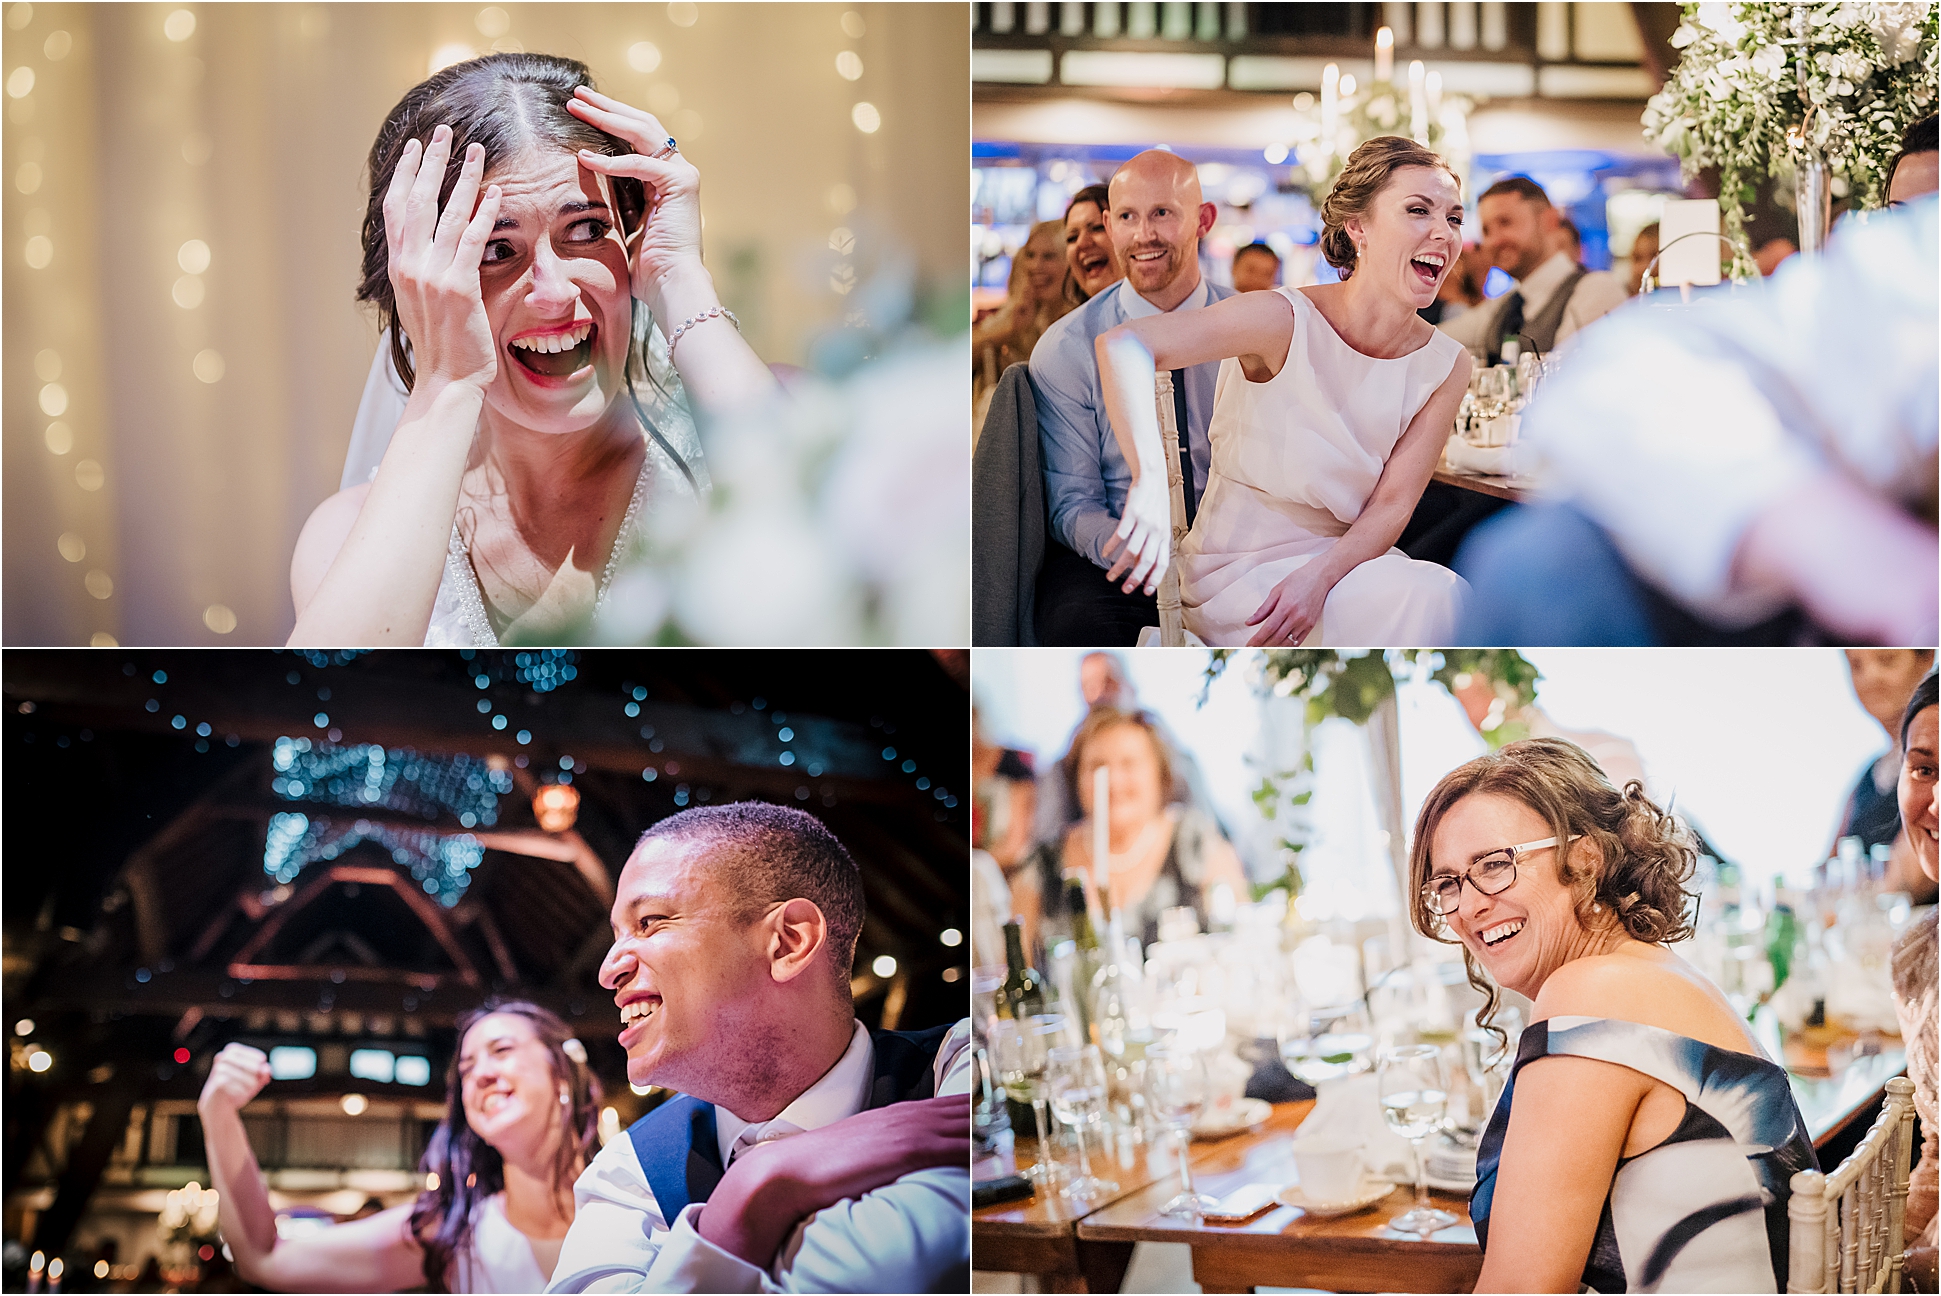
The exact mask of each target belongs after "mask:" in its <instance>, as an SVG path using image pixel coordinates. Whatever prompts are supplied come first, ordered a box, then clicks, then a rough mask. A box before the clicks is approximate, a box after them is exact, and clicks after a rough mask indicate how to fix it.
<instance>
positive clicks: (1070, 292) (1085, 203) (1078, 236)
mask: <svg viewBox="0 0 1941 1296" xmlns="http://www.w3.org/2000/svg"><path fill="white" fill-rule="evenodd" d="M1110 205H1111V198H1110V196H1109V192H1108V191H1107V189H1106V187H1105V186H1104V185H1098V184H1095V185H1086V186H1085V187H1084V188H1083V189H1080V190H1079V191H1078V192H1077V193H1075V194H1073V195H1072V200H1071V202H1070V203H1069V204H1068V205H1067V206H1066V208H1065V265H1066V267H1067V268H1068V269H1069V270H1070V271H1071V274H1070V275H1069V276H1068V277H1067V278H1066V280H1065V300H1066V301H1067V302H1068V303H1070V304H1071V305H1073V306H1082V305H1084V304H1085V303H1086V302H1088V301H1090V300H1092V298H1094V297H1096V296H1098V295H1099V294H1100V293H1102V292H1104V291H1105V290H1106V289H1107V288H1110V287H1111V286H1112V285H1113V284H1115V283H1117V282H1119V280H1121V279H1123V278H1124V277H1125V271H1124V270H1123V269H1122V268H1121V267H1120V265H1119V259H1118V258H1117V257H1116V256H1114V255H1113V254H1112V237H1111V235H1110V234H1109V233H1108V232H1107V231H1106V228H1105V213H1106V209H1107V208H1108V207H1109V206H1110Z"/></svg>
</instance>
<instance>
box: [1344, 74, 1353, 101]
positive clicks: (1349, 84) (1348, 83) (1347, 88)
mask: <svg viewBox="0 0 1941 1296" xmlns="http://www.w3.org/2000/svg"><path fill="white" fill-rule="evenodd" d="M1341 97H1342V98H1343V99H1353V98H1354V97H1355V79H1354V78H1353V77H1352V76H1344V77H1342V78H1341Z"/></svg>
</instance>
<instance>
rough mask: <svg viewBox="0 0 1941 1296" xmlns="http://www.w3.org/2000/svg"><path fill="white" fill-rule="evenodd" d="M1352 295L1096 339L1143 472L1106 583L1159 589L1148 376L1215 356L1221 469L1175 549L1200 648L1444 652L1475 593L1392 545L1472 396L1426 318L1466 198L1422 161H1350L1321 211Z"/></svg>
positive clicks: (1297, 295)
mask: <svg viewBox="0 0 1941 1296" xmlns="http://www.w3.org/2000/svg"><path fill="white" fill-rule="evenodd" d="M1321 219H1322V225H1323V231H1322V236H1321V251H1322V254H1323V255H1324V256H1326V257H1327V259H1328V263H1329V264H1330V265H1332V266H1334V267H1335V268H1336V269H1337V270H1339V271H1340V272H1341V282H1339V283H1334V284H1321V285H1317V286H1314V287H1310V288H1278V289H1275V290H1274V291H1272V292H1252V293H1241V294H1239V295H1237V296H1235V297H1232V298H1229V299H1228V300H1226V301H1221V302H1216V303H1214V304H1212V305H1210V306H1207V307H1206V308H1204V309H1202V310H1197V311H1191V312H1182V313H1178V314H1170V315H1169V314H1160V315H1152V316H1149V317H1147V318H1144V319H1137V320H1131V321H1128V322H1127V323H1125V324H1122V325H1120V326H1119V327H1118V328H1115V329H1112V330H1110V331H1108V332H1106V333H1103V334H1101V335H1100V336H1099V339H1098V342H1097V350H1098V358H1099V376H1100V385H1101V387H1102V389H1103V394H1104V398H1105V405H1106V412H1107V414H1108V415H1109V416H1110V418H1111V420H1112V430H1113V433H1114V435H1115V436H1116V437H1117V438H1118V441H1119V447H1120V450H1121V451H1122V452H1123V453H1124V455H1125V459H1126V462H1127V464H1128V465H1131V466H1132V467H1133V470H1134V477H1133V483H1132V486H1131V487H1130V489H1129V490H1128V491H1127V494H1126V505H1125V510H1124V512H1123V514H1122V515H1121V517H1120V522H1119V527H1118V530H1117V532H1116V533H1115V534H1114V536H1113V537H1112V538H1110V539H1108V540H1107V541H1106V546H1105V551H1106V554H1107V555H1108V556H1110V555H1111V554H1112V553H1113V552H1114V550H1115V549H1116V550H1118V558H1117V560H1116V561H1115V563H1114V565H1113V567H1112V570H1111V571H1110V572H1108V573H1107V579H1108V580H1113V581H1120V580H1123V582H1124V586H1123V587H1124V589H1125V591H1126V592H1127V593H1131V592H1132V591H1133V590H1134V589H1135V588H1138V587H1140V586H1141V585H1143V586H1144V588H1145V591H1146V592H1147V593H1148V594H1150V593H1152V592H1153V591H1154V590H1156V589H1157V588H1158V585H1159V580H1160V577H1161V576H1163V575H1164V574H1165V571H1166V566H1167V563H1168V561H1169V558H1170V552H1169V551H1170V549H1171V534H1172V531H1171V525H1172V524H1171V513H1170V501H1169V498H1168V488H1167V482H1166V461H1165V458H1164V453H1163V451H1162V450H1161V448H1160V443H1159V423H1158V416H1157V414H1156V412H1155V407H1154V402H1153V381H1154V374H1155V371H1156V370H1159V369H1180V368H1183V367H1185V366H1188V365H1195V364H1204V363H1206V362H1207V361H1209V360H1219V361H1222V362H1223V363H1222V364H1221V366H1220V376H1219V379H1218V383H1217V385H1216V387H1215V389H1214V405H1213V418H1212V421H1211V423H1210V425H1209V427H1208V438H1209V440H1210V441H1211V442H1212V449H1213V467H1212V473H1211V475H1210V477H1209V479H1208V482H1207V487H1206V491H1205V493H1204V494H1203V495H1202V497H1201V500H1200V506H1199V512H1198V515H1197V516H1196V517H1195V519H1194V522H1193V529H1192V531H1191V532H1190V533H1189V534H1188V535H1187V537H1186V539H1185V541H1184V543H1183V544H1182V545H1181V547H1180V553H1179V572H1180V604H1181V609H1182V611H1183V612H1184V619H1185V622H1186V628H1187V629H1188V630H1189V631H1191V632H1192V633H1193V634H1195V635H1197V636H1198V637H1199V638H1200V639H1201V640H1202V641H1203V642H1205V643H1208V644H1219V645H1228V644H1232V645H1238V644H1246V645H1248V646H1255V645H1262V644H1307V645H1309V646H1326V645H1351V646H1359V647H1372V646H1395V645H1406V644H1415V643H1439V642H1442V641H1443V640H1444V639H1445V638H1446V637H1447V636H1448V635H1449V633H1450V632H1452V631H1453V630H1454V628H1455V622H1456V614H1457V610H1458V606H1459V602H1460V600H1461V598H1462V595H1463V593H1464V591H1465V590H1466V588H1467V587H1466V586H1465V584H1464V582H1463V580H1462V578H1461V577H1460V576H1457V575H1456V574H1455V573H1454V572H1452V571H1450V570H1449V569H1448V568H1446V567H1441V566H1437V565H1435V564H1433V563H1425V562H1417V561H1415V560H1414V559H1411V558H1408V557H1407V556H1405V555H1404V554H1403V553H1402V552H1401V550H1399V549H1396V548H1395V547H1394V545H1395V542H1396V540H1397V539H1398V538H1399V537H1400V536H1401V534H1402V528H1403V527H1404V526H1406V525H1407V523H1408V520H1409V516H1410V515H1411V514H1412V513H1413V512H1414V511H1415V506H1416V504H1417V502H1418V501H1419V500H1420V499H1421V498H1422V491H1423V488H1424V487H1425V486H1427V485H1428V483H1429V476H1430V474H1431V473H1432V472H1434V471H1435V465H1436V461H1437V460H1438V459H1439V458H1440V457H1441V454H1442V448H1443V444H1444V442H1445V441H1446V440H1447V438H1448V434H1449V431H1450V429H1451V427H1453V426H1454V423H1455V415H1456V406H1457V405H1458V404H1459V403H1460V401H1461V400H1462V395H1463V392H1464V390H1465V389H1466V388H1467V387H1468V385H1469V373H1470V368H1471V361H1470V358H1469V353H1468V352H1467V351H1466V350H1464V348H1463V346H1462V344H1461V343H1459V342H1457V341H1456V340H1455V339H1453V338H1451V337H1449V336H1448V335H1447V334H1445V333H1440V332H1438V331H1437V330H1436V329H1435V328H1434V327H1433V326H1432V325H1430V324H1428V323H1427V322H1425V321H1424V320H1423V319H1422V318H1421V317H1420V316H1419V315H1417V314H1416V312H1417V311H1418V310H1420V309H1421V308H1422V307H1424V306H1427V305H1428V304H1429V303H1430V302H1433V301H1434V300H1435V298H1436V290H1437V289H1438V288H1439V287H1440V286H1441V284H1442V281H1443V280H1444V278H1446V277H1447V276H1448V274H1449V273H1450V270H1451V269H1452V267H1453V266H1454V265H1455V263H1456V259H1457V257H1458V256H1459V255H1460V253H1461V252H1462V221H1463V205H1462V193H1461V190H1460V188H1459V186H1458V182H1457V179H1456V177H1455V175H1454V174H1453V173H1452V172H1451V171H1450V170H1449V168H1448V166H1447V164H1446V163H1444V162H1443V160H1442V159H1441V158H1440V157H1438V156H1437V155H1436V154H1434V153H1432V152H1430V151H1429V150H1428V149H1427V148H1424V147H1423V146H1421V145H1419V144H1416V143H1414V142H1412V141H1410V140H1406V139H1402V138H1400V137H1398V136H1392V135H1390V136H1381V137H1378V138H1376V139H1372V140H1369V141H1368V142H1366V143H1364V144H1363V145H1361V147H1359V148H1357V149H1356V150H1355V151H1354V152H1353V153H1352V154H1350V155H1349V157H1348V161H1347V165H1346V166H1345V167H1344V168H1343V170H1342V173H1341V176H1340V178H1339V179H1338V180H1336V181H1335V184H1334V188H1333V189H1332V190H1331V191H1330V192H1329V194H1328V196H1327V199H1326V200H1325V201H1324V202H1323V203H1322V207H1321Z"/></svg>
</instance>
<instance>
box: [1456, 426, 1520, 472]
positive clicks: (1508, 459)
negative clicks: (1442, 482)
mask: <svg viewBox="0 0 1941 1296" xmlns="http://www.w3.org/2000/svg"><path fill="white" fill-rule="evenodd" d="M1442 457H1443V459H1444V461H1445V462H1447V463H1448V465H1449V469H1450V471H1451V472H1466V473H1487V474H1489V475H1491V476H1498V477H1524V476H1528V475H1529V474H1530V472H1531V471H1532V470H1533V469H1534V468H1535V463H1534V462H1533V460H1534V456H1533V455H1532V454H1531V453H1530V451H1529V449H1528V445H1527V443H1526V442H1521V441H1519V442H1518V443H1517V444H1515V445H1511V446H1478V445H1471V444H1470V443H1469V442H1467V441H1465V440H1463V439H1462V438H1461V437H1460V436H1457V435H1456V434H1455V433H1453V432H1452V433H1450V434H1449V443H1448V444H1447V445H1446V446H1445V447H1443V452H1442Z"/></svg>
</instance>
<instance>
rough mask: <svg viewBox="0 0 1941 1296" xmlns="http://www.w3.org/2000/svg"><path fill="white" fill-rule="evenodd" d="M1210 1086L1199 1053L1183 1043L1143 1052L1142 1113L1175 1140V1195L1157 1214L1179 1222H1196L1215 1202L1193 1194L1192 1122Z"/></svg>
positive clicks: (1201, 1108) (1160, 1046) (1203, 1104)
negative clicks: (1176, 1159) (1178, 1188)
mask: <svg viewBox="0 0 1941 1296" xmlns="http://www.w3.org/2000/svg"><path fill="white" fill-rule="evenodd" d="M1211 1089H1212V1085H1211V1083H1210V1081H1209V1080H1208V1078H1207V1073H1206V1063H1205V1062H1204V1061H1203V1060H1202V1059H1201V1057H1200V1055H1199V1053H1198V1052H1197V1051H1196V1050H1194V1049H1192V1048H1189V1047H1187V1046H1186V1045H1184V1044H1180V1043H1175V1042H1173V1041H1170V1040H1169V1041H1167V1042H1166V1043H1164V1044H1155V1045H1153V1046H1152V1047H1151V1048H1149V1049H1147V1050H1146V1110H1147V1111H1148V1112H1150V1113H1151V1114H1152V1117H1153V1119H1154V1121H1156V1122H1157V1123H1158V1124H1159V1125H1160V1126H1161V1127H1162V1128H1163V1129H1166V1130H1169V1131H1171V1132H1172V1133H1173V1134H1174V1135H1175V1136H1176V1137H1177V1138H1178V1141H1179V1183H1180V1191H1179V1195H1178V1196H1176V1197H1174V1198H1173V1199H1172V1200H1171V1201H1169V1202H1167V1203H1166V1204H1165V1205H1164V1206H1163V1207H1161V1208H1160V1213H1161V1214H1165V1215H1171V1216H1175V1217H1177V1218H1181V1219H1198V1218H1199V1217H1200V1216H1202V1215H1204V1214H1205V1213H1206V1212H1207V1211H1209V1210H1212V1209H1213V1208H1214V1207H1215V1206H1217V1205H1218V1204H1219V1203H1218V1202H1217V1201H1215V1199H1213V1198H1211V1197H1207V1196H1205V1195H1203V1194H1201V1193H1197V1192H1194V1191H1193V1166H1192V1160H1193V1158H1192V1154H1191V1150H1190V1148H1189V1146H1188V1145H1189V1144H1190V1143H1191V1142H1192V1141H1193V1122H1194V1121H1195V1120H1197V1119H1199V1115H1200V1113H1201V1112H1202V1111H1204V1110H1205V1109H1206V1104H1207V1100H1208V1098H1209V1096H1210V1093H1211Z"/></svg>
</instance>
